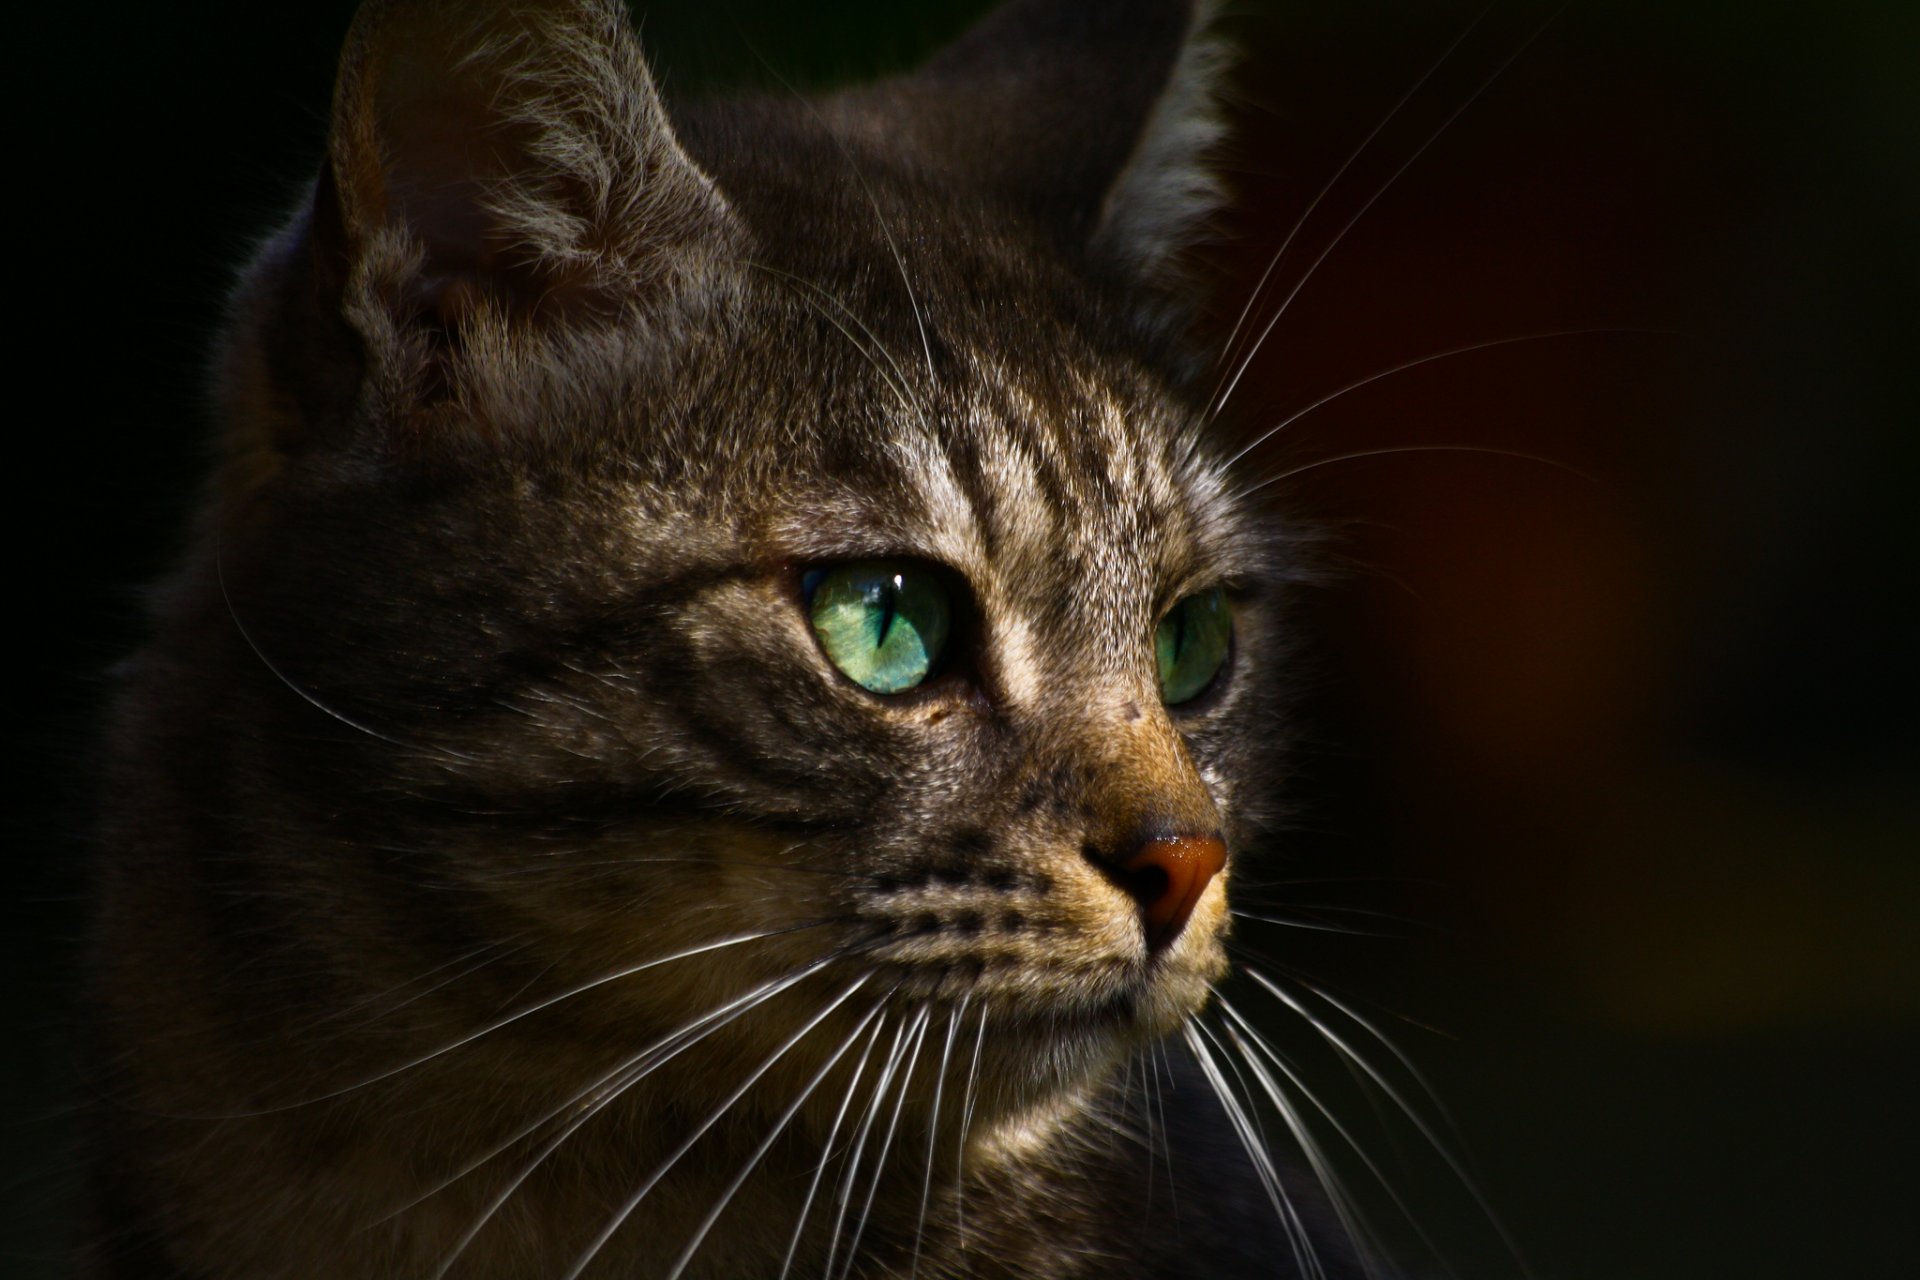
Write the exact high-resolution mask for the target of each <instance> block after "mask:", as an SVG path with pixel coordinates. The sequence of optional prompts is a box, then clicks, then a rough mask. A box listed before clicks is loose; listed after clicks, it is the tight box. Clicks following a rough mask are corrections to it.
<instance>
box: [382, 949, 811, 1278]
mask: <svg viewBox="0 0 1920 1280" xmlns="http://www.w3.org/2000/svg"><path fill="white" fill-rule="evenodd" d="M844 954H845V952H844V951H843V952H837V953H835V954H834V955H832V956H828V957H825V958H822V959H819V960H815V961H814V962H813V963H811V964H809V965H807V966H805V967H804V968H802V969H800V970H797V971H796V972H794V973H790V974H787V975H784V976H782V977H779V978H774V979H771V980H769V981H767V982H763V983H761V984H760V985H759V986H757V987H755V988H753V989H752V990H751V991H748V992H746V993H745V994H743V995H739V996H736V997H734V998H733V999H732V1000H729V1001H728V1002H727V1003H726V1004H723V1005H721V1006H720V1007H718V1008H716V1009H711V1010H709V1011H707V1012H706V1013H704V1014H702V1015H700V1016H699V1017H698V1018H695V1019H693V1020H692V1021H691V1022H688V1023H685V1024H684V1025H682V1026H680V1027H679V1028H677V1029H675V1030H673V1031H671V1032H668V1033H667V1034H666V1035H664V1036H660V1037H658V1038H656V1039H655V1040H654V1041H652V1042H651V1043H650V1044H648V1045H647V1046H646V1047H645V1048H643V1049H641V1050H640V1051H639V1052H638V1053H634V1054H630V1055H629V1056H627V1057H626V1058H624V1059H623V1060H621V1062H620V1063H618V1064H617V1065H616V1066H614V1067H613V1068H612V1069H611V1070H608V1071H605V1072H602V1073H601V1074H600V1075H599V1076H597V1077H595V1078H594V1079H593V1080H592V1081H590V1082H589V1083H588V1084H587V1085H586V1087H584V1088H582V1089H581V1090H579V1091H578V1092H576V1093H575V1094H574V1095H573V1096H572V1097H570V1098H568V1099H567V1100H566V1101H564V1102H562V1103H561V1104H560V1105H559V1106H557V1107H554V1108H552V1109H551V1110H549V1111H547V1112H546V1113H545V1114H544V1115H542V1116H540V1117H539V1118H537V1119H536V1120H534V1121H533V1122H532V1123H531V1124H528V1125H526V1126H525V1127H523V1128H521V1129H520V1130H519V1131H518V1132H516V1133H515V1134H513V1136H511V1137H509V1138H507V1139H506V1140H505V1141H504V1142H501V1143H499V1144H497V1145H496V1146H494V1147H492V1148H491V1149H490V1150H488V1151H486V1152H485V1153H483V1154H482V1155H479V1156H477V1157H475V1158H474V1159H472V1160H470V1161H468V1162H467V1163H466V1164H465V1165H464V1166H462V1167H461V1168H460V1169H459V1170H458V1171H457V1172H455V1173H453V1174H451V1175H449V1176H448V1177H446V1178H443V1179H441V1180H440V1181H439V1182H437V1183H435V1184H434V1186H433V1187H431V1188H430V1189H428V1190H427V1191H425V1192H423V1193H422V1194H420V1195H418V1196H415V1197H414V1198H413V1199H412V1200H409V1201H408V1202H407V1203H406V1204H403V1205H401V1206H400V1207H399V1208H397V1209H395V1210H393V1211H392V1212H391V1213H388V1214H386V1215H385V1216H383V1217H381V1218H379V1219H376V1220H375V1222H373V1223H371V1224H369V1225H370V1226H378V1225H379V1224H380V1223H382V1222H388V1221H391V1220H392V1219H393V1218H396V1217H398V1216H399V1215H400V1214H402V1213H405V1212H406V1211H407V1210H409V1209H412V1208H414V1207H415V1206H417V1205H420V1204H424V1203H425V1202H426V1201H428V1200H430V1199H432V1198H433V1197H434V1196H437V1195H439V1194H440V1193H441V1192H442V1191H445V1190H446V1189H447V1188H448V1187H450V1186H452V1185H453V1184H454V1183H456V1182H458V1181H459V1180H460V1179H462V1178H464V1177H466V1176H467V1175H469V1174H471V1173H473V1172H474V1171H475V1170H476V1169H479V1168H480V1167H481V1166H483V1165H485V1164H486V1163H488V1162H489V1161H491V1160H494V1159H496V1158H498V1157H499V1156H500V1155H502V1154H503V1153H505V1152H507V1151H509V1150H511V1149H512V1148H513V1147H515V1146H516V1145H518V1144H519V1143H521V1142H523V1141H525V1140H526V1139H527V1138H529V1137H531V1136H532V1135H533V1134H534V1133H536V1132H538V1131H539V1130H540V1129H541V1128H542V1127H544V1126H545V1125H547V1124H550V1123H552V1122H553V1121H554V1120H555V1119H556V1118H558V1117H559V1116H560V1115H562V1114H564V1113H565V1112H566V1111H568V1110H570V1109H571V1108H574V1107H577V1106H580V1104H582V1103H584V1102H586V1101H587V1099H588V1098H590V1097H593V1095H594V1094H596V1093H598V1094H600V1095H601V1096H599V1097H598V1098H594V1100H593V1101H592V1102H591V1103H589V1104H588V1105H587V1106H586V1107H585V1108H584V1109H583V1110H582V1111H581V1112H580V1113H579V1114H578V1115H576V1116H574V1117H573V1119H571V1120H570V1121H568V1122H567V1123H566V1124H565V1125H564V1126H563V1127H562V1128H561V1130H560V1132H559V1133H557V1134H555V1135H554V1136H553V1138H551V1139H550V1140H549V1141H548V1142H547V1144H546V1145H545V1146H543V1147H542V1148H541V1149H540V1150H539V1152H537V1153H536V1154H535V1155H534V1157H533V1159H532V1160H530V1161H528V1163H527V1164H526V1165H525V1166H523V1167H522V1168H521V1170H520V1171H519V1173H517V1174H516V1175H514V1177H513V1178H512V1179H511V1180H510V1181H509V1182H508V1183H507V1185H506V1186H505V1187H504V1188H503V1189H502V1190H501V1191H500V1192H499V1193H497V1195H496V1197H495V1198H494V1199H493V1200H492V1201H491V1202H489V1204H488V1205H487V1207H486V1209H485V1211H484V1212H483V1213H482V1214H481V1216H480V1218H479V1220H478V1221H476V1222H475V1223H474V1224H473V1225H472V1226H471V1227H470V1228H468V1230H467V1232H466V1233H465V1234H464V1235H463V1236H461V1238H460V1240H459V1241H458V1242H457V1243H456V1244H455V1245H454V1248H453V1252H452V1253H451V1254H450V1255H449V1256H448V1258H447V1260H446V1262H444V1263H443V1264H442V1265H441V1269H440V1274H445V1272H446V1270H447V1268H448V1267H451V1266H452V1265H453V1260H454V1259H455V1258H457V1257H458V1256H459V1255H460V1253H461V1252H462V1251H464V1250H465V1249H466V1247H467V1246H468V1245H469V1244H471V1243H472V1241H473V1239H474V1237H475V1236H477V1235H478V1234H479V1233H480V1230H481V1229H482V1228H483V1227H485V1226H486V1224H487V1222H488V1220H489V1219H491V1218H492V1217H493V1215H494V1214H495V1213H497V1212H498V1211H499V1209H500V1207H501V1206H502V1205H504V1204H505V1203H506V1202H507V1201H508V1200H509V1199H511V1198H512V1196H513V1193H514V1192H515V1191H516V1190H518V1189H519V1188H520V1186H521V1185H522V1184H523V1183H525V1182H526V1180H527V1179H528V1178H529V1177H530V1176H532V1174H533V1172H534V1171H535V1170H536V1169H538V1168H539V1167H540V1165H541V1164H542V1163H543V1162H544V1161H545V1160H546V1159H547V1157H548V1156H550V1155H552V1154H553V1153H554V1152H555V1151H557V1150H559V1148H560V1146H561V1145H562V1144H563V1143H565V1142H566V1140H567V1139H568V1138H570V1137H572V1136H573V1134H574V1133H575V1132H576V1131H578V1130H579V1128H580V1127H581V1126H582V1125H584V1124H586V1123H587V1121H589V1120H591V1119H592V1118H593V1117H594V1116H596V1115H598V1114H599V1113H600V1112H601V1111H603V1110H605V1109H606V1108H607V1107H609V1106H611V1105H612V1104H613V1103H614V1102H615V1101H617V1100H618V1099H619V1098H620V1097H621V1095H623V1094H624V1093H626V1091H627V1090H628V1089H630V1088H632V1087H633V1086H634V1085H636V1084H638V1083H639V1082H640V1081H641V1080H643V1079H645V1078H646V1077H647V1076H649V1075H651V1074H652V1073H653V1072H654V1071H655V1070H657V1069H659V1068H660V1067H662V1066H664V1065H666V1064H667V1063H668V1062H671V1061H672V1060H673V1059H674V1058H676V1057H678V1056H680V1054H682V1053H684V1052H686V1051H687V1050H688V1049H691V1048H692V1047H693V1046H694V1045H696V1044H699V1043H700V1042H701V1041H702V1040H705V1039H706V1038H707V1037H708V1036H710V1035H712V1034H713V1033H715V1032H716V1031H719V1030H720V1029H721V1028H722V1027H726V1026H728V1025H730V1024H732V1023H733V1022H734V1021H736V1020H737V1019H739V1018H740V1017H742V1016H744V1015H745V1014H746V1013H747V1012H748V1011H750V1010H752V1009H756V1008H758V1007H759V1006H761V1005H762V1004H765V1003H766V1002H767V1001H768V1000H771V999H772V998H773V997H775V996H777V995H779V994H780V993H781V992H783V991H786V990H787V989H788V988H790V987H792V986H794V985H796V984H798V983H799V982H801V981H802V980H804V979H805V978H808V977H810V976H811V975H813V974H815V973H818V972H819V971H820V970H821V969H823V968H825V967H826V966H827V965H828V964H831V963H832V962H833V961H834V960H837V959H839V958H841V956H843V955H844Z"/></svg>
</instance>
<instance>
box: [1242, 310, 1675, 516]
mask: <svg viewBox="0 0 1920 1280" xmlns="http://www.w3.org/2000/svg"><path fill="white" fill-rule="evenodd" d="M1622 334H1654V335H1658V336H1673V331H1671V330H1664V329H1635V328H1621V327H1611V326H1600V327H1593V328H1586V329H1554V330H1550V331H1549V332H1546V333H1521V334H1512V335H1509V336H1507V337H1501V338H1488V339H1486V340H1485V341H1482V342H1470V343H1468V344H1467V345H1465V346H1462V347H1450V348H1448V349H1447V350H1445V351H1432V352H1429V353H1427V354H1426V355H1423V356H1419V357H1417V358H1416V359H1412V360H1408V361H1405V362H1403V363H1401V364H1397V365H1394V366H1393V367H1392V368H1391V369H1382V370H1380V371H1379V372H1377V373H1370V374H1368V375H1367V376H1366V377H1364V378H1360V379H1357V380H1355V381H1353V382H1349V383H1348V384H1347V385H1346V386H1344V387H1341V388H1340V389H1339V390H1337V391H1330V392H1328V393H1327V394H1326V395H1323V396H1321V397H1320V398H1319V399H1318V400H1315V401H1314V402H1313V403H1311V404H1309V405H1307V406H1306V407H1305V408H1302V409H1296V410H1294V411H1293V412H1292V413H1290V414H1288V415H1287V416H1286V417H1284V418H1282V419H1281V420H1280V421H1279V422H1277V423H1275V424H1274V425H1273V426H1271V427H1268V428H1267V429H1266V430H1265V431H1262V432H1261V433H1260V434H1259V435H1258V436H1256V437H1254V440H1253V442H1252V443H1251V444H1248V445H1246V446H1245V447H1244V448H1242V449H1241V450H1240V451H1239V452H1238V453H1236V454H1234V455H1233V456H1232V457H1231V458H1228V459H1227V462H1226V465H1227V466H1229V467H1231V466H1232V465H1233V464H1234V463H1236V462H1238V461H1240V459H1242V458H1244V457H1246V456H1247V455H1248V454H1249V453H1252V452H1253V451H1254V450H1255V449H1258V448H1259V447H1260V446H1261V445H1263V444H1265V443H1266V442H1267V441H1269V440H1271V439H1272V438H1273V437H1274V436H1276V435H1278V434H1280V433H1281V432H1282V431H1285V430H1286V429H1287V428H1288V427H1290V426H1292V425H1293V424H1294V423H1296V422H1298V421H1300V419H1302V418H1304V417H1306V416H1307V415H1308V414H1310V413H1313V412H1314V411H1315V410H1317V409H1320V408H1321V407H1322V406H1324V405H1328V404H1332V403H1333V402H1334V401H1335V400H1338V399H1340V398H1342V397H1343V396H1349V395H1352V394H1353V393H1354V392H1356V391H1358V390H1360V389H1361V388H1363V387H1370V386H1372V385H1373V384H1374V383H1376V382H1380V381H1382V380H1384V379H1387V378H1391V377H1394V376H1395V375H1397V374H1402V373H1406V372H1407V371H1408V370H1410V369H1418V368H1420V367H1421V366H1422V365H1428V364H1434V363H1436V362H1438V361H1441V360H1451V359H1454V358H1455V357H1457V356H1466V355H1472V354H1473V353H1474V352H1476V351H1491V350H1494V349H1496V348H1499V347H1514V346H1519V345H1521V344H1522V343H1528V342H1548V341H1551V340H1554V339H1558V338H1589V337H1595V336H1602V335H1608V336H1611V335H1622ZM1255 487H1256V488H1257V487H1259V486H1255ZM1245 492H1249V493H1250V492H1252V490H1246V491H1245Z"/></svg>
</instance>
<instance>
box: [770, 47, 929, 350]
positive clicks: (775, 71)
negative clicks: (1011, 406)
mask: <svg viewBox="0 0 1920 1280" xmlns="http://www.w3.org/2000/svg"><path fill="white" fill-rule="evenodd" d="M735 28H736V32H737V34H739V36H740V38H741V41H742V43H744V44H745V45H746V46H747V48H748V49H750V50H752V52H753V56H754V57H755V58H757V59H759V60H760V65H761V66H762V67H764V68H765V69H766V70H767V71H768V72H769V73H771V74H772V76H773V78H774V79H775V80H778V81H779V82H780V86H781V88H783V89H785V90H786V91H787V92H788V93H790V94H792V95H793V98H794V101H795V102H797V103H798V104H799V105H800V106H801V107H802V108H803V109H805V110H806V111H807V113H808V114H810V115H811V116H813V118H814V121H815V122H816V123H818V124H819V126H820V131H821V132H822V133H824V134H826V135H827V137H829V138H831V139H832V140H833V145H834V148H835V149H836V150H838V151H839V152H840V158H841V159H842V160H844V161H846V164H847V172H848V173H851V174H852V175H853V180H854V181H855V182H857V183H859V184H860V192H861V194H862V195H864V196H865V197H866V199H867V205H868V207H870V208H871V209H872V210H873V220H874V223H875V224H876V225H877V226H878V227H879V228H880V234H881V236H882V237H884V238H885V239H886V242H887V251H888V252H889V253H890V254H892V255H893V265H894V267H895V268H896V269H897V270H898V271H899V272H900V283H901V284H902V285H903V286H905V287H906V290H907V306H908V308H909V309H910V310H911V311H912V312H913V326H914V328H915V329H917V330H919V332H920V350H921V352H922V353H923V354H924V355H925V356H926V358H927V376H928V377H929V378H935V379H937V378H938V377H939V375H938V374H937V373H936V372H935V371H934V367H933V344H932V343H931V342H930V341H928V339H927V324H926V320H925V318H924V317H923V316H922V314H921V312H920V299H919V298H918V297H916V296H915V295H914V292H913V280H912V278H911V277H910V276H909V275H908V274H907V260H906V258H905V257H904V256H903V255H902V254H901V252H900V245H899V242H898V241H896V240H895V239H894V238H893V228H892V227H891V226H889V225H888V223H887V218H886V214H885V213H883V212H882V211H881V209H880V201H879V199H878V198H877V197H876V196H875V195H874V194H873V187H872V186H870V185H869V184H868V182H867V175H866V174H865V173H863V172H861V170H860V166H859V164H857V163H856V162H855V160H854V156H853V151H852V150H851V149H850V148H849V147H848V146H847V141H846V138H845V137H843V136H842V135H841V134H840V132H839V131H838V130H836V129H835V128H834V127H833V126H832V125H831V124H829V123H828V122H827V118H826V117H825V116H824V115H822V114H821V112H820V107H819V104H818V103H817V102H815V100H814V99H813V98H810V97H808V96H807V95H806V94H804V93H802V92H800V90H799V88H798V87H797V86H795V85H794V83H793V82H792V81H791V80H789V79H788V78H787V77H786V76H785V75H783V74H781V72H780V69H779V68H778V67H776V66H774V64H773V62H772V61H771V60H770V59H768V57H767V56H766V55H765V54H764V53H762V52H761V51H760V48H759V46H758V45H756V44H755V43H754V42H753V41H752V40H750V39H747V37H746V33H745V32H744V31H739V30H738V23H737V22H736V23H735Z"/></svg>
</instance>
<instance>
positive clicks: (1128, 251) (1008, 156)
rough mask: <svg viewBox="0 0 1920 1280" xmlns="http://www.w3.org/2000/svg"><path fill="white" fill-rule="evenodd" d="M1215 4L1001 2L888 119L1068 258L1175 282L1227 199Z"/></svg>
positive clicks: (899, 88) (887, 96)
mask: <svg viewBox="0 0 1920 1280" xmlns="http://www.w3.org/2000/svg"><path fill="white" fill-rule="evenodd" d="M1217 8H1218V5H1217V4H1216V3H1215V0H1010V2H1009V3H1006V4H1003V5H1002V6H1001V7H1000V8H999V9H997V10H995V11H994V12H993V13H991V14H990V15H988V17H987V18H986V19H984V20H983V21H982V22H980V23H979V24H978V25H977V26H975V27H974V28H973V29H972V30H970V31H968V32H967V33H966V34H965V35H963V36H961V38H960V39H959V40H958V41H956V42H955V43H954V44H952V45H950V46H949V47H948V48H947V49H946V50H944V51H943V52H942V53H940V54H939V55H938V56H936V57H935V58H934V59H933V60H932V61H931V62H929V63H927V64H926V65H925V66H924V67H922V68H921V69H920V70H919V71H917V72H915V73H914V74H912V75H911V76H908V77H905V78H903V79H902V80H899V81H895V82H894V83H893V84H892V85H891V86H883V87H882V88H881V90H880V94H881V95H882V97H881V105H882V107H883V109H885V107H887V106H891V107H892V108H894V109H895V110H897V111H898V113H899V114H898V116H897V117H896V120H895V123H898V124H900V125H902V126H904V127H905V128H906V129H907V130H908V131H909V132H910V133H911V134H913V135H914V136H915V137H916V139H917V141H919V142H920V143H921V144H923V145H924V146H926V147H927V148H928V149H929V150H930V151H932V152H933V153H935V154H940V155H942V156H943V157H944V159H946V160H947V162H949V163H953V164H956V165H958V166H959V167H961V168H962V170H963V171H964V172H966V173H967V174H968V176H969V177H970V178H971V179H972V180H973V181H974V182H975V183H976V184H978V185H982V186H984V187H985V188H986V189H987V190H988V191H990V192H992V193H993V194H995V195H997V196H999V197H1002V198H1004V199H1005V200H1006V201H1008V202H1009V203H1010V204H1012V205H1013V206H1014V207H1016V208H1018V209H1020V210H1023V211H1025V212H1027V213H1030V214H1031V215H1032V216H1033V217H1035V218H1037V219H1038V220H1039V221H1040V222H1041V223H1042V225H1043V227H1044V228H1045V229H1046V230H1047V231H1048V232H1049V233H1050V234H1051V235H1052V236H1053V237H1054V238H1055V239H1056V240H1058V241H1059V242H1060V243H1061V244H1062V245H1063V247H1065V248H1067V249H1069V250H1070V251H1075V252H1084V253H1086V254H1089V255H1090V256H1091V257H1092V258H1093V259H1094V261H1095V262H1096V263H1097V264H1098V265H1100V266H1102V267H1107V268H1114V269H1118V270H1119V271H1120V272H1122V273H1124V274H1125V275H1126V276H1128V277H1130V278H1132V279H1135V280H1138V281H1140V282H1143V283H1148V284H1155V285H1168V284H1173V283H1177V277H1178V271H1177V265H1178V261H1179V257H1180V254H1181V251H1182V250H1184V249H1186V248H1188V247H1189V246H1190V245H1191V244H1192V242H1193V241H1194V240H1195V239H1196V238H1197V237H1198V235H1199V234H1200V233H1201V232H1202V231H1203V230H1204V225H1205V223H1206V220H1207V219H1208V217H1209V216H1210V215H1211V214H1212V213H1214V211H1215V210H1216V209H1217V208H1218V207H1219V205H1220V203H1221V200H1222V194H1223V193H1222V189H1221V185H1220V182H1219V180H1218V178H1217V177H1216V176H1215V173H1214V170H1213V168H1212V165H1211V160H1212V158H1213V152H1214V151H1215V149H1216V148H1217V146H1218V144H1219V142H1220V141H1221V138H1222V136H1223V134H1224V132H1225V130H1224V126H1223V124H1222V121H1221V118H1220V113H1219V110H1218V95H1219V90H1220V83H1221V80H1222V79H1223V77H1224V73H1225V70H1226V67H1227V64H1228V60H1229V59H1228V56H1227V50H1226V47H1225V45H1224V44H1223V43H1222V41H1221V40H1220V39H1219V37H1218V35H1217V34H1216V32H1215V30H1214V25H1213V23H1214V17H1215V11H1216V9H1217Z"/></svg>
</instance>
